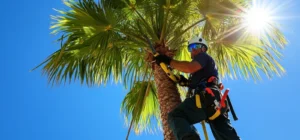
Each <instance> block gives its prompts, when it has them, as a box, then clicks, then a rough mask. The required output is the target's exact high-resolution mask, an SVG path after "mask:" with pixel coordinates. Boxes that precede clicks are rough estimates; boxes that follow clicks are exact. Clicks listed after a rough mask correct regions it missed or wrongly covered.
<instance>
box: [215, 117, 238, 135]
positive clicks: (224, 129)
mask: <svg viewBox="0 0 300 140" xmlns="http://www.w3.org/2000/svg"><path fill="white" fill-rule="evenodd" d="M210 125H211V128H212V133H213V135H214V137H215V139H216V140H240V137H239V136H238V135H237V133H236V131H235V129H234V128H233V127H232V126H231V124H230V120H229V118H228V114H227V113H226V114H223V115H220V116H219V117H218V118H216V119H215V120H213V121H210Z"/></svg>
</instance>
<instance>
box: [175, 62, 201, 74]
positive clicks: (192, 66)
mask: <svg viewBox="0 0 300 140" xmlns="http://www.w3.org/2000/svg"><path fill="white" fill-rule="evenodd" d="M170 66H171V67H172V68H174V69H177V70H179V71H181V72H185V73H194V72H196V71H198V70H200V69H201V68H202V66H201V65H200V64H199V63H198V62H197V61H192V62H188V61H177V60H172V61H171V62H170Z"/></svg>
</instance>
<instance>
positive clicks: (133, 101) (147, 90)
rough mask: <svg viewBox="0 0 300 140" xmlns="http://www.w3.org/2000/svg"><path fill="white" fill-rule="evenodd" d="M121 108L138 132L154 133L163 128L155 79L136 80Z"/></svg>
mask: <svg viewBox="0 0 300 140" xmlns="http://www.w3.org/2000/svg"><path fill="white" fill-rule="evenodd" d="M121 109H122V112H123V113H124V114H125V116H126V120H127V122H131V121H132V126H133V128H134V130H135V132H136V133H137V134H139V133H141V132H143V131H145V132H150V133H152V132H154V131H156V130H160V129H161V128H160V126H161V122H160V121H159V120H160V113H159V103H158V99H157V92H156V88H155V83H154V81H152V80H150V81H145V82H141V81H137V82H135V84H134V86H133V88H132V89H131V90H130V91H129V93H128V94H127V95H126V97H125V98H124V100H123V102H122V105H121ZM153 122H157V123H153ZM128 124H129V123H128Z"/></svg>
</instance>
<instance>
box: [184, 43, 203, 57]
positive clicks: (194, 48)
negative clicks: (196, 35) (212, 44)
mask: <svg viewBox="0 0 300 140" xmlns="http://www.w3.org/2000/svg"><path fill="white" fill-rule="evenodd" d="M188 50H189V52H190V53H191V57H192V59H193V58H194V57H195V55H197V54H199V53H201V52H205V51H206V48H205V47H202V45H199V44H195V45H194V44H191V45H190V46H189V49H188Z"/></svg>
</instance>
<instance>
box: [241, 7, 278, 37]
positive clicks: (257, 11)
mask: <svg viewBox="0 0 300 140" xmlns="http://www.w3.org/2000/svg"><path fill="white" fill-rule="evenodd" d="M271 14H272V11H271V10H270V9H269V8H268V7H265V6H263V5H260V4H254V5H253V6H252V7H251V8H250V9H248V10H246V11H245V13H244V14H243V16H242V18H243V26H244V27H245V28H246V29H247V31H248V32H250V33H252V34H255V35H261V34H264V33H265V32H266V31H267V30H268V29H269V28H270V26H271V25H272V23H273V17H272V15H271Z"/></svg>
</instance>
